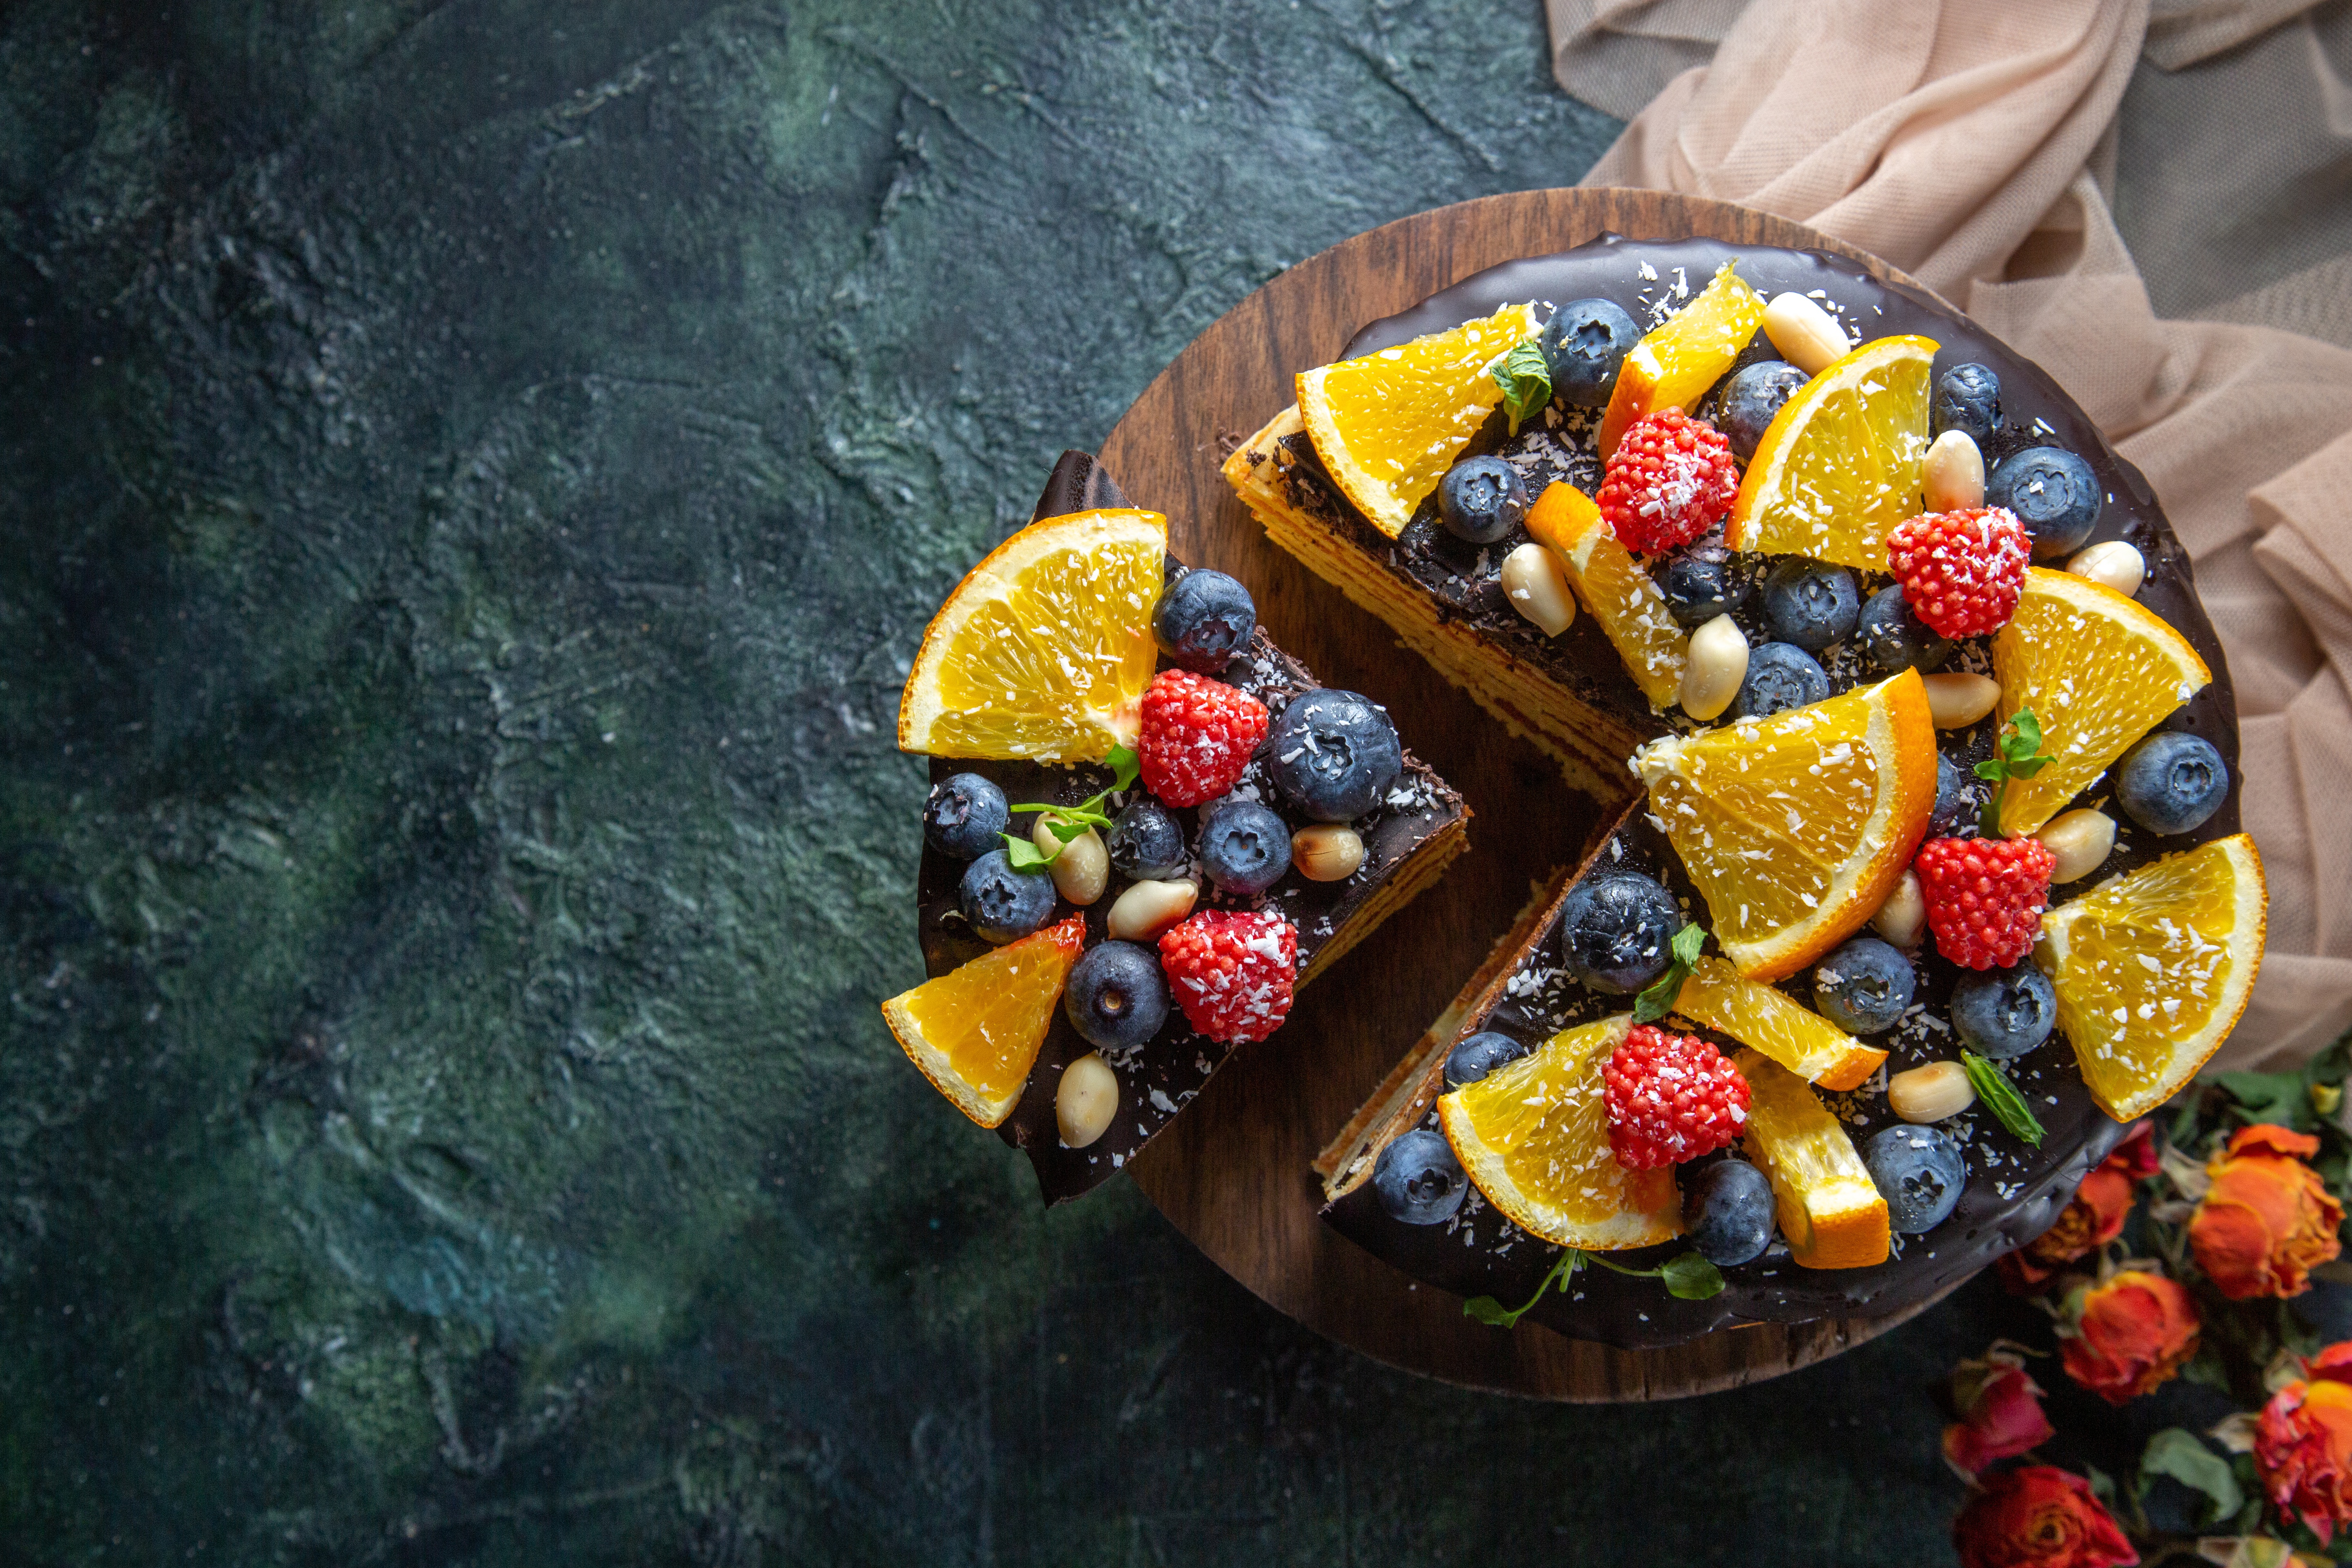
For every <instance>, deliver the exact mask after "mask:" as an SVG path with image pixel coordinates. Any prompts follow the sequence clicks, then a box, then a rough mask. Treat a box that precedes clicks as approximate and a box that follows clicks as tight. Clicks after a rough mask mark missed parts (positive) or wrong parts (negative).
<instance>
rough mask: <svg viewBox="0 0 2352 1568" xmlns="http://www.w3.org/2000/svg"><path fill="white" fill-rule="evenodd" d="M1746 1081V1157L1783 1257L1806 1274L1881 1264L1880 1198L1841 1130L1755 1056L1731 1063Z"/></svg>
mask: <svg viewBox="0 0 2352 1568" xmlns="http://www.w3.org/2000/svg"><path fill="white" fill-rule="evenodd" d="M1732 1065H1733V1066H1734V1067H1736V1068H1738V1069H1739V1075H1740V1076H1741V1077H1742V1078H1744V1079H1747V1080H1748V1136H1747V1140H1746V1142H1747V1151H1748V1158H1749V1159H1750V1160H1752V1161H1754V1162H1755V1163H1756V1167H1757V1168H1758V1169H1759V1170H1760V1171H1762V1172H1763V1173H1764V1174H1765V1175H1766V1176H1768V1177H1769V1178H1770V1179H1771V1183H1772V1206H1773V1208H1774V1210H1775V1211H1776V1212H1777V1214H1778V1215H1779V1218H1780V1235H1781V1237H1782V1238H1783V1239H1785V1240H1786V1241H1787V1242H1788V1244H1789V1256H1790V1258H1793V1259H1795V1260H1796V1262H1797V1263H1798V1264H1800V1265H1801V1266H1802V1267H1804V1268H1870V1267H1871V1266H1872V1265H1873V1264H1878V1263H1884V1262H1885V1261H1886V1258H1887V1254H1888V1252H1889V1250H1890V1246H1889V1244H1890V1241H1891V1236H1890V1233H1889V1229H1888V1226H1887V1219H1886V1200H1885V1198H1884V1197H1882V1196H1880V1195H1879V1192H1878V1186H1877V1184H1875V1183H1874V1182H1873V1181H1872V1180H1871V1179H1870V1171H1869V1169H1868V1168H1867V1167H1866V1166H1864V1164H1863V1163H1862V1156H1861V1154H1859V1153H1857V1152H1855V1150H1854V1146H1853V1139H1851V1138H1849V1137H1847V1136H1846V1133H1845V1128H1844V1127H1843V1126H1842V1125H1841V1124H1840V1123H1839V1121H1838V1119H1837V1118H1836V1117H1834V1116H1832V1115H1831V1114H1830V1113H1829V1110H1827V1109H1826V1108H1825V1107H1824V1106H1823V1105H1822V1102H1821V1101H1820V1100H1817V1099H1815V1098H1814V1097H1813V1091H1812V1090H1811V1089H1808V1088H1806V1087H1805V1080H1804V1079H1801V1078H1799V1077H1798V1076H1797V1075H1796V1074H1795V1073H1792V1072H1790V1070H1789V1069H1788V1068H1784V1067H1782V1066H1780V1064H1779V1063H1778V1062H1775V1061H1772V1060H1770V1059H1769V1058H1766V1057H1764V1056H1763V1055H1761V1054H1759V1052H1756V1051H1753V1050H1746V1051H1742V1052H1740V1053H1739V1055H1738V1057H1737V1058H1734V1059H1733V1061H1732Z"/></svg>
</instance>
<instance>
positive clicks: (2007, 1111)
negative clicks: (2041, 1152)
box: [1960, 1050, 2042, 1149]
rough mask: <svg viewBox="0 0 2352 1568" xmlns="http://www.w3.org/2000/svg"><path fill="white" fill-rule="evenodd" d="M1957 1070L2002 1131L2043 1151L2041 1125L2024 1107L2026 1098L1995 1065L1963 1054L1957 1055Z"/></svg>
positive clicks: (2031, 1111) (2031, 1112)
mask: <svg viewBox="0 0 2352 1568" xmlns="http://www.w3.org/2000/svg"><path fill="white" fill-rule="evenodd" d="M1960 1068H1961V1070H1962V1071H1964V1072H1966V1073H1967V1074H1968V1075H1969V1087H1970V1088H1972V1089H1975V1090H1976V1091H1977V1098H1978V1099H1979V1100H1983V1101H1984V1102H1985V1104H1986V1106H1987V1107H1988V1108H1990V1110H1991V1111H1992V1113H1993V1115H1994V1116H1995V1117H1997V1118H1999V1119H2000V1124H2001V1125H2002V1126H2003V1127H2006V1128H2008V1129H2009V1130H2010V1131H2011V1132H2013V1133H2015V1134H2016V1135H2017V1136H2018V1137H2020V1138H2022V1139H2023V1140H2025V1142H2028V1143H2031V1144H2032V1145H2033V1146H2034V1147H2035V1148H2036V1149H2039V1148H2041V1147H2042V1123H2041V1122H2039V1121H2035V1120H2034V1118H2033V1109H2032V1107H2031V1106H2029V1105H2027V1104H2026V1103H2025V1096H2023V1095H2021V1094H2020V1093H2018V1092H2017V1086H2016V1085H2015V1084H2013V1083H2011V1082H2010V1081H2009V1075H2008V1074H2007V1073H2005V1072H2003V1071H2001V1070H2000V1064H1999V1063H1998V1062H1989V1061H1987V1060H1985V1058H1982V1057H1980V1056H1979V1055H1977V1054H1976V1052H1974V1051H1966V1050H1964V1051H1962V1052H1961V1053H1960Z"/></svg>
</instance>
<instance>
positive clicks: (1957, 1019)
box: [1952, 960, 2058, 1062]
mask: <svg viewBox="0 0 2352 1568" xmlns="http://www.w3.org/2000/svg"><path fill="white" fill-rule="evenodd" d="M2057 1022H2058V994H2057V993H2056V992H2055V991H2053V990H2052V989H2051V988H2050V977H2049V976H2048V975H2046V974H2044V973H2042V971H2041V970H2039V969H2037V968H2036V967H2034V965H2033V963H2032V962H2031V961H2030V960H2029V961H2027V962H2025V963H2012V964H2011V965H2010V966H2009V967H2008V968H2007V969H1988V970H1984V971H1982V972H1980V973H1970V974H1963V975H1961V976H1960V980H1959V984H1957V985H1955V986H1953V987H1952V1033H1954V1034H1956V1035H1958V1037H1960V1044H1962V1045H1964V1046H1966V1047H1968V1048H1969V1049H1970V1050H1972V1051H1974V1052H1976V1054H1977V1055H1979V1056H1980V1057H1983V1058H1986V1059H1987V1060H1989V1061H1996V1062H2005V1061H2008V1060H2009V1059H2011V1058H2013V1057H2021V1056H2023V1055H2024V1054H2025V1053H2026V1052H2028V1051H2030V1050H2032V1048H2033V1047H2036V1046H2038V1045H2040V1044H2041V1043H2042V1041H2044V1040H2046V1039H2048V1038H2049V1037H2050V1030H2051V1028H2052V1026H2054V1025H2055V1024H2056V1023H2057Z"/></svg>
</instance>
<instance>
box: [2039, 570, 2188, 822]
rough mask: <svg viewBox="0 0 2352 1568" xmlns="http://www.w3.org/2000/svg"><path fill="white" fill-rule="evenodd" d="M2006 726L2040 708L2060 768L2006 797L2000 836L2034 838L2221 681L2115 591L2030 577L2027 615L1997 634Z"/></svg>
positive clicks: (2162, 624)
mask: <svg viewBox="0 0 2352 1568" xmlns="http://www.w3.org/2000/svg"><path fill="white" fill-rule="evenodd" d="M1992 673H1993V678H1994V679H1997V680H1999V681H2000V717H2002V718H2004V719H2006V718H2007V717H2009V716H2010V715H2011V714H2012V713H2014V712H2016V711H2017V710H2019V709H2021V708H2031V709H2032V710H2033V716H2034V718H2035V719H2037V720H2039V721H2041V724H2042V752H2043V753H2044V754H2045V755H2047V756H2049V757H2051V758H2052V759H2053V760H2052V761H2051V762H2049V763H2044V764H2043V765H2042V771H2041V772H2039V773H2035V774H2034V775H2033V776H2032V778H2030V779H2011V780H2010V781H2009V784H2008V786H2007V788H2006V789H2005V790H2004V791H2003V792H2002V794H2001V797H2000V830H2001V833H2002V834H2003V836H2005V837H2011V838H2014V837H2018V836H2019V835H2020V834H2024V833H2032V832H2033V831H2035V830H2036V829H2038V828H2039V827H2041V826H2042V824H2043V823H2045V822H2047V821H2049V820H2050V819H2051V818H2052V817H2053V816H2057V815H2058V813H2059V811H2060V810H2061V809H2062V808H2063V807H2064V805H2065V804H2066V803H2067V802H2068V801H2070V800H2072V799H2074V796H2076V795H2079V794H2081V793H2082V792H2083V790H2084V788H2085V787H2087V786H2088V785H2089V784H2090V783H2091V781H2092V780H2094V779H2095V778H2097V777H2098V776H2099V775H2100V774H2101V773H2105V772H2106V771H2107V766H2108V764H2109V763H2113V762H2114V761H2115V760H2116V758H2117V757H2120V756H2122V755H2123V754H2124V752H2126V751H2128V750H2130V749H2131V744H2132V742H2135V741H2137V740H2138V739H2139V738H2140V737H2141V736H2142V735H2145V734H2147V732H2148V731H2150V730H2153V729H2155V728H2156V727H2157V726H2158V724H2161V723H2162V722H2164V721H2165V720H2166V719H2167V718H2168V717H2170V715H2171V713H2172V711H2173V710H2175V709H2177V708H2179V706H2180V705H2181V704H2182V703H2184V702H2186V701H2188V700H2189V699H2190V698H2191V697H2194V696H2195V695H2196V694H2197V693H2198V691H2199V690H2200V689H2202V688H2203V687H2204V686H2205V685H2206V684H2207V683H2208V682H2209V681H2210V680H2211V679H2213V672H2212V671H2211V670H2210V669H2208V668H2205V661H2204V660H2203V659H2201V658H2198V657H2197V650H2196V649H2195V648H2193V647H2190V646H2189V639H2188V638H2187V637H2182V636H2181V635H2180V634H2179V632H2177V631H2175V630H2173V629H2172V626H2171V625H2170V623H2168V621H2166V620H2165V619H2164V617H2162V616H2158V614H2156V612H2155V611H2153V610H2150V609H2148V608H2147V606H2146V605H2142V604H2140V603H2139V602H2138V601H2137V600H2135V599H2127V598H2126V597H2124V595H2121V594H2118V593H2116V591H2115V590H2114V589H2113V588H2110V587H2107V586H2105V584H2098V583H2094V582H2092V581H2091V580H2090V579H2089V578H2088V577H2077V576H2075V575H2074V574H2073V573H2071V572H2053V571H2050V570H2048V569H2047V568H2045V567H2041V566H2029V567H2027V568H2026V569H2025V593H2024V595H2023V596H2022V597H2021V598H2020V599H2019V600H2018V602H2017V614H2016V615H2014V616H2011V618H2010V622H2009V625H2007V626H2003V627H2001V628H2000V631H1999V632H1997V633H1995V634H1994V636H1993V639H1992Z"/></svg>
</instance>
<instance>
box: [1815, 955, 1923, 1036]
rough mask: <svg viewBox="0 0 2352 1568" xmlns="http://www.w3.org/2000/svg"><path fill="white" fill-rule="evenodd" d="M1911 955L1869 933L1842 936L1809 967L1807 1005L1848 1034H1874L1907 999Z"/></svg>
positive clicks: (1911, 977) (1892, 1018)
mask: <svg viewBox="0 0 2352 1568" xmlns="http://www.w3.org/2000/svg"><path fill="white" fill-rule="evenodd" d="M1915 978H1916V977H1915V976H1914V975H1913V974H1912V973H1911V961H1910V960H1909V959H1907V958H1906V957H1904V956H1903V955H1902V954H1901V953H1900V952H1896V951H1895V949H1894V948H1893V947H1892V946H1890V945H1889V944H1887V943H1885V942H1881V941H1879V940H1878V939H1877V938H1876V937H1874V936H1858V937H1855V938H1853V940H1852V941H1850V942H1845V943H1844V944H1843V946H1841V947H1839V948H1838V949H1837V951H1836V952H1832V953H1831V954H1830V955H1829V956H1828V957H1827V958H1824V959H1822V961H1821V963H1819V964H1817V965H1815V966H1814V969H1813V1006H1814V1007H1815V1008H1816V1009H1818V1010H1819V1011H1820V1013H1821V1015H1822V1016H1823V1017H1825V1018H1827V1019H1828V1020H1829V1021H1830V1022H1831V1023H1832V1024H1835V1025H1836V1026H1838V1027H1839V1028H1841V1029H1843V1030H1845V1031H1846V1033H1848V1034H1850V1035H1874V1034H1876V1033H1878V1032H1879V1031H1880V1030H1881V1029H1884V1028H1886V1027H1888V1026H1891V1025H1892V1024H1893V1023H1894V1022H1895V1019H1897V1018H1900V1017H1901V1016H1903V1009H1905V1008H1906V1007H1908V1006H1909V1005H1911V987H1912V984H1913V982H1914V979H1915Z"/></svg>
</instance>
